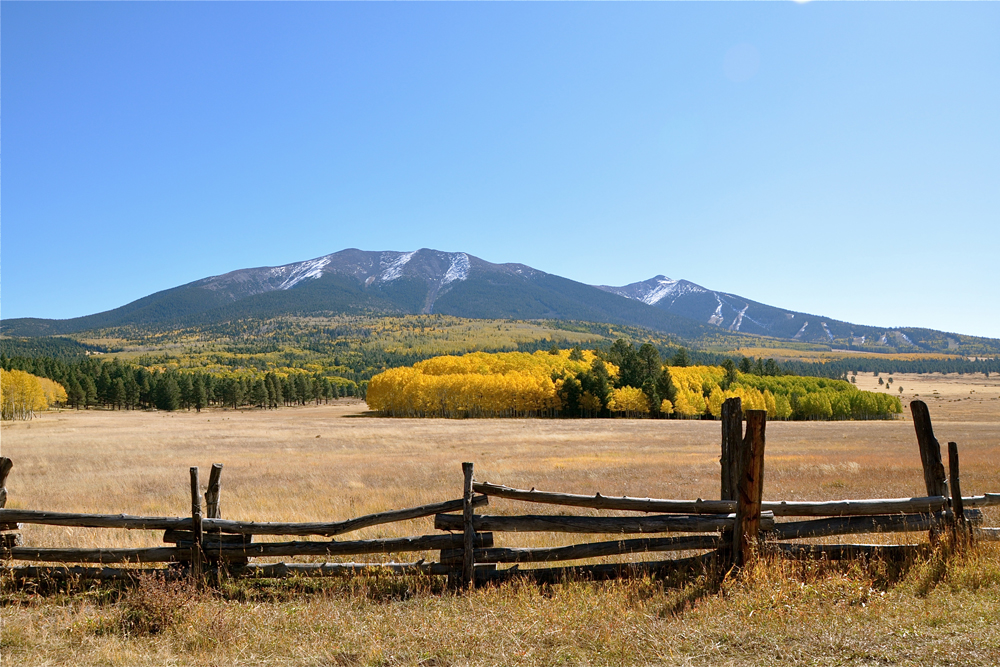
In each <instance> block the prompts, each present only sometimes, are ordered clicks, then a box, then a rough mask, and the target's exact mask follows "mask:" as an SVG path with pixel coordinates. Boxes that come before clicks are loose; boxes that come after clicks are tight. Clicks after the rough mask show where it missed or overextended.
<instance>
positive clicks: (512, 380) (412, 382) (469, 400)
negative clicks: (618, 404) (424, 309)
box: [367, 350, 648, 417]
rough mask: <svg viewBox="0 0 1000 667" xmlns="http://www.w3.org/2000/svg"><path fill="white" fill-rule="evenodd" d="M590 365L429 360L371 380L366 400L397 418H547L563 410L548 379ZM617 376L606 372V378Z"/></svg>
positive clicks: (505, 357)
mask: <svg viewBox="0 0 1000 667" xmlns="http://www.w3.org/2000/svg"><path fill="white" fill-rule="evenodd" d="M593 359H594V354H593V352H589V351H588V352H584V353H583V359H582V360H581V361H573V360H571V359H570V358H569V352H568V351H565V350H564V351H562V352H560V353H559V354H550V353H548V352H542V351H539V352H536V353H534V354H528V353H526V352H502V353H498V354H488V353H485V352H474V353H472V354H466V355H463V356H461V357H457V356H442V357H434V358H432V359H427V360H426V361H421V362H418V363H416V364H414V365H413V366H412V367H409V368H393V369H390V370H387V371H385V372H384V373H380V374H378V375H376V376H375V377H373V378H372V379H371V381H370V382H369V384H368V395H367V400H368V405H369V406H370V407H371V408H372V409H373V410H376V411H378V412H381V413H383V414H386V415H391V416H397V417H402V416H406V417H433V416H437V417H527V416H539V415H550V414H553V413H554V412H555V411H556V410H558V409H559V408H560V407H562V404H561V401H560V400H559V396H558V394H557V389H558V386H559V385H560V384H561V380H557V381H556V382H553V380H552V376H553V375H556V376H558V375H561V374H562V373H564V372H567V371H569V372H572V373H578V372H580V371H583V370H587V369H589V368H590V364H591V362H592V361H593ZM617 371H618V369H617V368H615V367H613V366H609V372H614V373H617ZM583 400H584V407H585V408H586V409H599V408H600V401H599V400H598V399H597V398H596V397H594V396H589V395H588V394H584V396H583ZM595 404H596V407H594V406H595ZM647 411H648V406H647Z"/></svg>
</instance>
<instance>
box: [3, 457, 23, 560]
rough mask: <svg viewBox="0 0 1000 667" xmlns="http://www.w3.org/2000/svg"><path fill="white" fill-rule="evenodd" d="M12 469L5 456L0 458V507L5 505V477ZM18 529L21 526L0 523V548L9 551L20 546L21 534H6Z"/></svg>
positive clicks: (10, 462)
mask: <svg viewBox="0 0 1000 667" xmlns="http://www.w3.org/2000/svg"><path fill="white" fill-rule="evenodd" d="M13 467H14V462H13V461H11V460H10V459H9V458H7V457H6V456H0V507H4V506H6V505H7V475H9V474H10V469H11V468H13ZM20 529H21V526H20V525H19V524H17V523H0V531H3V532H0V548H4V549H10V548H12V547H16V546H20V544H21V533H19V532H7V531H18V530H20Z"/></svg>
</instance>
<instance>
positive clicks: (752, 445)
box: [733, 410, 767, 567]
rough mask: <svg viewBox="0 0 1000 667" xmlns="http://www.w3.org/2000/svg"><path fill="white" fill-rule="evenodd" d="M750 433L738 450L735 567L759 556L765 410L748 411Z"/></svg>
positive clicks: (734, 532) (748, 429)
mask: <svg viewBox="0 0 1000 667" xmlns="http://www.w3.org/2000/svg"><path fill="white" fill-rule="evenodd" d="M744 415H745V416H746V420H747V431H746V435H745V436H744V438H743V441H742V443H741V446H740V449H739V456H737V462H738V466H739V468H738V469H739V476H738V477H737V479H736V522H735V525H734V526H733V559H734V564H735V565H737V566H740V567H744V566H746V565H748V564H749V563H751V562H752V561H753V559H754V558H755V557H756V554H757V548H758V545H757V542H758V538H759V536H760V502H761V495H762V494H763V492H764V427H765V425H766V424H767V411H766V410H747V411H746V412H745V413H744Z"/></svg>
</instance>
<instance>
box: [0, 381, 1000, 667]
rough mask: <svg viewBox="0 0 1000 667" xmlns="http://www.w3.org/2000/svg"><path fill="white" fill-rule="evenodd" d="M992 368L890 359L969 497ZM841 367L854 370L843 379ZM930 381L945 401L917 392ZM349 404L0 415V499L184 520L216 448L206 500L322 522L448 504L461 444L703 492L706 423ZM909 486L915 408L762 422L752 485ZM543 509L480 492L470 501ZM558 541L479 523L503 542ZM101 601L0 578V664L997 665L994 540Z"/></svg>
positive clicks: (146, 535)
mask: <svg viewBox="0 0 1000 667" xmlns="http://www.w3.org/2000/svg"><path fill="white" fill-rule="evenodd" d="M871 379H872V380H874V381H875V382H876V383H877V379H875V378H871ZM865 380H867V378H865ZM991 380H992V379H986V378H970V377H969V376H965V377H964V378H957V376H956V377H955V378H950V377H941V376H938V378H937V380H935V379H934V378H933V377H931V378H921V377H920V376H914V377H912V378H910V377H907V376H901V375H900V376H895V377H894V381H895V382H894V385H895V386H898V385H901V386H903V387H904V393H903V397H904V403H908V399H911V398H912V397H913V396H914V394H917V393H919V394H920V398H923V399H925V400H927V402H928V404H929V406H930V411H931V417H932V419H933V420H934V425H935V432H936V435H937V437H938V439H939V440H940V441H941V442H942V444H943V443H945V442H947V441H949V440H954V441H956V442H958V443H959V448H960V452H961V456H962V466H963V490H964V491H965V494H966V495H970V494H973V493H975V494H979V493H983V492H986V491H1000V401H997V400H996V398H997V397H998V396H1000V388H998V387H997V383H996V382H991ZM858 381H859V386H860V387H861V388H869V387H867V386H864V385H861V382H862V376H860V375H859V376H858ZM962 381H964V382H965V384H962ZM876 386H877V384H876ZM911 387H912V389H911ZM893 391H896V390H895V388H894V389H893ZM911 391H912V392H913V393H911ZM935 391H936V392H937V396H939V397H940V398H932V397H933V396H935V394H934V392H935ZM970 392H973V393H970ZM970 396H971V397H972V398H968V397H970ZM364 409H365V406H364V404H362V403H348V402H340V403H339V404H337V405H331V406H319V407H316V406H309V407H302V408H295V409H291V408H289V409H282V410H276V411H270V412H263V411H247V412H239V411H208V412H202V413H200V414H198V413H195V412H189V413H156V412H149V413H146V412H136V413H118V412H105V411H78V412H77V411H64V412H58V413H57V412H50V413H46V414H44V415H43V416H42V417H41V418H38V419H36V420H34V421H32V422H28V423H16V424H8V423H5V424H3V426H2V432H0V438H2V439H0V446H2V453H3V455H4V456H9V457H10V458H12V459H13V460H14V464H15V467H14V470H13V472H12V473H11V476H10V479H9V480H8V489H9V500H8V507H16V508H30V509H46V510H53V511H60V510H61V511H74V512H101V513H120V512H124V513H130V514H154V515H185V514H186V513H187V511H188V509H189V507H190V500H189V492H188V473H187V471H188V467H189V466H191V465H198V466H201V468H202V471H203V478H204V477H205V476H207V470H208V467H209V466H210V465H211V464H212V463H213V462H221V463H223V464H225V470H224V472H223V476H222V512H223V516H224V517H226V518H233V519H253V520H271V521H278V520H294V521H320V520H337V519H344V518H348V517H351V516H357V515H359V514H364V513H368V512H374V511H380V510H385V509H391V508H398V507H406V506H411V505H415V504H419V503H423V502H433V501H440V500H447V499H450V498H456V497H459V496H460V491H461V481H462V477H461V467H460V465H459V464H460V462H461V461H473V462H475V464H476V477H477V479H480V480H488V481H492V482H498V483H503V484H507V485H510V486H518V487H525V488H530V487H536V488H538V489H542V490H556V491H567V492H577V493H591V494H592V493H594V492H597V491H599V492H601V493H602V494H605V495H633V496H647V495H648V496H654V497H662V498H696V497H701V498H715V497H718V492H719V491H718V487H719V465H718V457H719V433H720V428H719V424H718V422H700V421H651V420H464V421H459V420H405V419H378V418H372V417H369V416H366V415H365V413H364ZM922 494H923V481H922V474H921V467H920V461H919V455H918V452H917V445H916V440H915V437H914V433H913V426H912V424H911V423H910V422H909V421H907V420H905V419H900V420H897V421H890V422H825V423H816V422H814V423H802V422H788V423H778V422H772V423H769V424H768V426H767V452H766V463H765V486H764V496H765V499H788V500H793V499H816V500H821V499H837V498H864V497H879V496H881V497H897V496H914V495H922ZM539 509H540V508H539V506H525V505H523V504H518V503H515V502H513V501H504V500H499V499H497V500H495V501H494V502H493V503H492V504H491V507H490V509H489V512H491V513H525V512H532V511H538V510H539ZM987 522H988V523H989V524H991V525H1000V513H997V512H996V511H995V510H991V511H989V512H987ZM23 532H24V536H25V541H26V543H27V544H30V545H36V546H55V545H79V546H96V545H99V544H100V545H104V546H109V547H111V546H144V545H148V546H153V545H156V544H158V543H159V539H160V537H161V535H160V534H158V533H154V532H146V531H131V532H128V531H108V530H91V529H69V528H56V527H52V528H47V527H40V526H28V527H26V528H25V530H24V531H23ZM430 532H433V530H432V529H431V522H430V520H428V519H421V520H415V521H412V522H408V523H406V524H393V525H390V526H380V527H373V528H369V529H365V530H363V531H360V533H357V535H358V537H381V536H393V535H414V534H421V533H430ZM876 539H877V538H876ZM892 539H897V540H898V539H901V538H900V536H895V537H893V538H892ZM903 539H907V540H910V541H916V540H925V539H926V536H925V535H922V534H911V535H907V536H904V537H903ZM572 541H573V539H572V536H566V535H562V536H552V535H537V536H529V535H525V534H521V535H518V536H513V537H512V536H509V535H505V536H501V535H498V536H497V543H498V545H514V544H517V545H526V546H527V545H555V544H565V543H570V542H572ZM865 541H870V540H865ZM425 555H426V556H427V557H428V558H430V557H433V556H434V555H433V554H425ZM117 595H118V593H117V592H116V591H111V590H108V588H107V587H100V586H98V587H90V586H88V585H86V584H80V585H79V586H78V587H71V588H70V589H68V590H63V591H62V592H60V593H52V592H48V593H46V594H44V595H42V594H35V592H34V591H33V590H32V589H31V588H30V587H29V588H26V589H19V588H16V587H12V586H10V585H9V583H5V584H4V590H3V601H4V606H3V607H2V608H0V609H2V620H3V627H2V634H0V653H2V658H3V661H4V663H5V664H227V665H228V664H308V665H330V664H335V665H350V664H365V665H367V664H414V665H416V664H419V665H465V664H510V665H536V664H545V665H556V664H601V665H604V664H679V665H727V664H733V665H735V664H751V663H752V664H765V665H770V664H775V665H778V664H816V665H834V664H837V665H841V664H844V665H869V664H880V665H881V664H912V665H918V664H920V665H922V664H942V665H944V664H976V665H995V664H997V663H998V662H1000V658H998V656H1000V549H998V548H997V546H996V545H995V544H994V545H986V546H983V547H981V548H980V549H978V550H976V551H973V552H972V553H970V554H966V555H964V556H956V557H953V558H951V559H949V560H947V561H946V560H945V559H944V558H943V556H941V555H940V554H939V555H937V556H935V557H934V558H932V559H931V560H929V561H926V562H924V561H920V562H917V563H915V564H913V566H912V567H910V568H908V569H905V570H895V569H893V568H889V567H887V566H885V565H879V564H873V565H868V566H861V565H843V566H841V565H832V564H817V563H814V564H797V563H781V562H765V563H763V564H762V565H761V566H760V567H759V568H757V570H755V571H754V572H751V573H748V574H747V575H746V576H744V577H742V578H739V579H735V578H727V579H725V580H724V581H721V582H718V581H716V580H714V579H713V578H711V577H702V578H700V579H696V580H694V581H693V582H691V583H689V584H688V585H686V586H683V585H682V586H679V587H678V586H674V585H672V584H671V583H670V582H658V581H632V582H623V583H608V584H587V583H575V584H565V585H560V586H555V587H545V588H539V587H536V586H533V585H527V584H509V585H504V586H501V587H497V588H488V589H485V590H479V591H476V592H475V593H473V594H470V595H466V596H455V595H452V594H450V593H445V592H442V591H440V585H439V584H438V583H435V582H432V581H424V580H419V579H407V580H395V579H386V578H358V579H354V580H347V581H325V582H319V583H315V582H314V583H310V582H305V581H291V582H283V583H277V584H271V585H264V584H261V585H254V586H249V587H245V588H239V587H235V588H232V589H231V590H228V592H225V591H224V592H223V593H214V594H213V593H206V592H197V591H190V590H184V589H178V590H166V589H164V588H163V587H160V588H157V587H156V586H155V585H153V584H151V583H149V582H147V585H146V586H145V587H140V588H139V589H132V590H129V591H126V592H124V593H122V597H121V599H118V598H117ZM115 600H117V602H115ZM150 600H152V601H153V602H152V603H151V602H150ZM164 604H167V606H168V607H169V608H170V609H172V610H175V611H176V613H174V612H171V614H169V619H168V622H165V623H163V624H162V627H160V628H159V631H151V630H149V628H146V629H145V630H143V629H142V628H141V627H140V626H136V625H135V624H134V623H132V622H131V621H129V620H128V619H129V618H132V616H129V614H134V612H135V610H136V609H139V610H144V611H143V613H146V614H147V615H148V614H149V613H151V612H150V609H151V608H153V609H160V608H161V607H162V606H163V605H164ZM157 605H159V606H157ZM154 630H155V629H154Z"/></svg>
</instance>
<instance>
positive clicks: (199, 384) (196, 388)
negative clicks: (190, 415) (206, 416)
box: [191, 373, 208, 412]
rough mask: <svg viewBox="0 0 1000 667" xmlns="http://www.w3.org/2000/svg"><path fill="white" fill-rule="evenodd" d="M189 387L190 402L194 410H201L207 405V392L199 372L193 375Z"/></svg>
mask: <svg viewBox="0 0 1000 667" xmlns="http://www.w3.org/2000/svg"><path fill="white" fill-rule="evenodd" d="M191 389H192V393H193V397H192V398H193V400H192V403H193V404H194V409H195V411H196V412H201V409H202V408H204V407H205V406H207V405H208V392H206V391H205V379H204V378H203V377H202V375H201V373H198V374H197V375H195V376H194V381H193V382H192V384H191Z"/></svg>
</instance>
